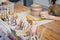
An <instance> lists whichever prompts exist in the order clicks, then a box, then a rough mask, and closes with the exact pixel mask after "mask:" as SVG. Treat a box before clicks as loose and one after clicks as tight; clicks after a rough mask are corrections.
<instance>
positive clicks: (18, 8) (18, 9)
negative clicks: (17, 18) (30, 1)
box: [14, 4, 30, 13]
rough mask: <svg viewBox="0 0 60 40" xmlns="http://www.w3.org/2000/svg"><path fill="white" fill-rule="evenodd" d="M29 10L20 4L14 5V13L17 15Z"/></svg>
mask: <svg viewBox="0 0 60 40" xmlns="http://www.w3.org/2000/svg"><path fill="white" fill-rule="evenodd" d="M28 10H30V9H29V8H28V7H26V6H24V5H22V4H15V5H14V12H15V13H17V12H18V13H19V12H24V11H28Z"/></svg>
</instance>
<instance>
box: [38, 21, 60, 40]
mask: <svg viewBox="0 0 60 40" xmlns="http://www.w3.org/2000/svg"><path fill="white" fill-rule="evenodd" d="M39 30H40V32H41V35H40V36H41V38H40V40H60V21H52V22H50V23H47V24H44V25H41V26H40V28H39ZM43 30H44V32H43Z"/></svg>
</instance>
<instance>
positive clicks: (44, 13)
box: [40, 11, 48, 19]
mask: <svg viewBox="0 0 60 40" xmlns="http://www.w3.org/2000/svg"><path fill="white" fill-rule="evenodd" d="M47 13H48V11H41V12H40V15H41V18H44V19H45V18H46V17H45V15H47Z"/></svg>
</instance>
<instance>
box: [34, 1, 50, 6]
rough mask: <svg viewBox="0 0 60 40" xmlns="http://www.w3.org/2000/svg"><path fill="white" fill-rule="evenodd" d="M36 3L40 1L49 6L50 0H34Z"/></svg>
mask: <svg viewBox="0 0 60 40" xmlns="http://www.w3.org/2000/svg"><path fill="white" fill-rule="evenodd" d="M33 2H34V3H39V4H42V5H44V6H47V7H48V6H49V1H48V0H33Z"/></svg>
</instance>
